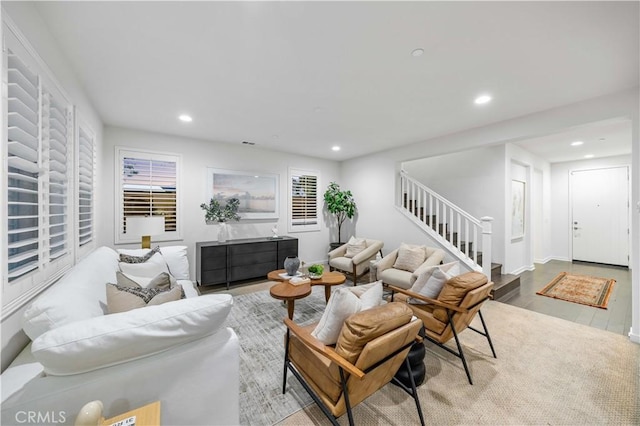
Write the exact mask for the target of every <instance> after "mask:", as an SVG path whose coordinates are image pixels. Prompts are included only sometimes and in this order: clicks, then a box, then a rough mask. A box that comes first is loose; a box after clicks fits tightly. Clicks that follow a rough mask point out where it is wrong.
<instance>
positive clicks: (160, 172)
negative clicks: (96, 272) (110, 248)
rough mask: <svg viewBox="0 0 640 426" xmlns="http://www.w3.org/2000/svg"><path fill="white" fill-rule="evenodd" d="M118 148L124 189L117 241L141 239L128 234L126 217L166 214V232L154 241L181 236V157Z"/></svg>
mask: <svg viewBox="0 0 640 426" xmlns="http://www.w3.org/2000/svg"><path fill="white" fill-rule="evenodd" d="M118 150H119V155H118V158H119V166H120V167H119V172H118V174H119V177H120V185H119V188H120V190H121V194H120V203H119V206H118V209H119V211H118V214H117V215H116V217H117V218H118V219H117V220H118V223H117V225H116V226H117V228H118V229H119V232H118V242H121V243H122V242H133V241H136V242H137V241H138V239H137V238H133V237H128V236H127V235H126V217H127V216H157V215H161V216H164V227H165V229H164V231H165V232H164V234H163V235H159V236H154V237H153V239H154V240H155V241H163V240H164V241H166V240H172V239H179V238H181V237H180V226H179V203H178V195H179V168H180V157H179V156H177V155H168V154H160V153H153V152H147V151H132V150H126V149H123V148H118Z"/></svg>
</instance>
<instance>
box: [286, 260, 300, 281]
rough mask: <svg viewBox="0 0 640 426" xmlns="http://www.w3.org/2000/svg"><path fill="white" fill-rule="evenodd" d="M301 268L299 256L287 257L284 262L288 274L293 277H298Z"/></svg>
mask: <svg viewBox="0 0 640 426" xmlns="http://www.w3.org/2000/svg"><path fill="white" fill-rule="evenodd" d="M299 267H300V259H298V256H287V258H286V259H285V260H284V269H286V270H287V274H289V275H290V276H292V277H293V276H295V275H296V272H298V268H299Z"/></svg>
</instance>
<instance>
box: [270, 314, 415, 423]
mask: <svg viewBox="0 0 640 426" xmlns="http://www.w3.org/2000/svg"><path fill="white" fill-rule="evenodd" d="M412 316H413V312H412V310H411V309H409V308H408V307H407V305H405V304H403V303H388V304H385V305H381V306H378V307H375V308H371V309H367V310H365V311H361V312H358V313H356V314H354V315H351V316H350V317H349V318H347V320H346V321H345V323H344V325H343V326H342V330H341V332H340V337H339V338H338V342H337V343H336V345H335V347H333V346H325V345H324V344H323V343H321V342H320V341H318V340H316V339H315V338H314V337H313V336H311V332H312V331H313V329H314V328H315V326H316V324H311V325H309V326H305V327H301V326H299V325H297V324H295V323H294V322H293V321H291V320H290V319H288V318H287V319H285V320H284V322H285V325H286V326H287V334H286V339H285V355H284V377H283V383H282V393H285V392H286V386H287V371H291V373H292V374H293V375H294V376H295V377H296V378H297V379H298V380H299V381H300V383H301V384H302V386H303V387H304V388H305V390H306V391H307V392H308V393H309V395H311V397H312V398H313V399H314V401H315V402H316V403H317V404H318V406H319V407H320V409H321V410H322V412H323V413H324V414H325V415H326V416H327V418H328V419H329V420H330V421H331V423H332V424H334V425H338V422H337V420H336V419H337V418H338V417H340V416H342V415H343V414H345V413H347V415H348V419H349V424H350V425H353V414H352V411H351V410H352V407H355V406H356V405H357V404H359V403H360V402H362V401H363V400H364V399H366V398H367V397H369V396H370V395H372V394H373V393H375V392H376V391H377V390H378V389H380V388H382V387H383V386H384V385H385V384H387V383H389V382H390V381H392V380H393V381H394V384H397V385H398V386H400V387H401V388H402V389H403V390H404V391H405V392H407V393H408V394H409V395H411V396H412V397H413V398H414V400H415V403H416V408H417V410H418V416H419V417H420V423H421V424H422V425H423V426H424V418H423V416H422V410H421V408H420V401H419V400H418V393H417V391H416V386H415V383H414V382H413V377H412V376H411V374H409V376H410V377H411V384H412V386H411V388H408V387H406V386H404V385H403V384H402V383H400V382H398V381H397V380H395V379H394V375H395V374H396V372H397V371H398V368H399V367H400V366H401V365H402V364H403V363H404V365H405V366H406V368H408V369H409V373H411V365H410V364H409V361H408V360H407V354H408V352H409V349H410V347H411V345H412V344H413V343H414V342H415V341H421V338H420V336H418V333H419V331H420V328H421V327H422V321H420V320H417V319H413V320H412Z"/></svg>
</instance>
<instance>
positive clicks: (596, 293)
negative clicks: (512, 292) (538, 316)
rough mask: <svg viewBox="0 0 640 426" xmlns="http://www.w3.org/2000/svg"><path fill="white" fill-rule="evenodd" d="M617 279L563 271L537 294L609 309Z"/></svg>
mask: <svg viewBox="0 0 640 426" xmlns="http://www.w3.org/2000/svg"><path fill="white" fill-rule="evenodd" d="M615 283H616V280H614V279H609V278H599V277H590V276H588V275H574V274H569V273H567V272H561V273H559V274H558V276H557V277H555V278H554V279H553V280H552V281H551V282H550V283H549V284H547V285H546V286H545V288H543V289H542V290H540V291H538V292H537V293H536V294H539V295H541V296H547V297H553V298H554V299H561V300H566V301H567V302H573V303H580V304H582V305H589V306H594V307H596V308H600V309H607V303H609V296H610V295H611V291H612V290H613V286H614V284H615Z"/></svg>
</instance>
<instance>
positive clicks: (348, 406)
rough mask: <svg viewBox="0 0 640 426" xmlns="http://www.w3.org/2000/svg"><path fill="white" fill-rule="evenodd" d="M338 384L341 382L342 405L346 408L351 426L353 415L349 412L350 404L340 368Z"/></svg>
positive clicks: (351, 425) (345, 382) (350, 425)
mask: <svg viewBox="0 0 640 426" xmlns="http://www.w3.org/2000/svg"><path fill="white" fill-rule="evenodd" d="M340 382H342V393H343V395H344V405H345V406H346V407H347V417H349V426H353V425H354V423H353V413H352V412H351V403H350V402H349V390H348V389H347V381H346V380H345V379H344V371H343V370H342V368H340Z"/></svg>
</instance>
